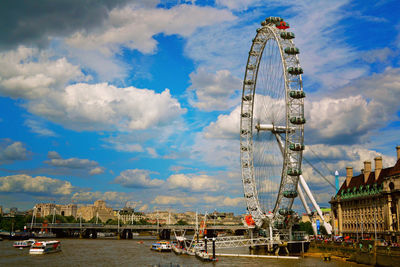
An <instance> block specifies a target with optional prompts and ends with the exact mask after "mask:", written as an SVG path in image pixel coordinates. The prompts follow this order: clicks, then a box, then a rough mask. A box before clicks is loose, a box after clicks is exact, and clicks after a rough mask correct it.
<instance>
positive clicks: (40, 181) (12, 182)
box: [0, 174, 74, 195]
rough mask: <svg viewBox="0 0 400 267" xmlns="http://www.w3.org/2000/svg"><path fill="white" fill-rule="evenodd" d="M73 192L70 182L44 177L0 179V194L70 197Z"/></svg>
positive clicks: (20, 176) (19, 176) (16, 176)
mask: <svg viewBox="0 0 400 267" xmlns="http://www.w3.org/2000/svg"><path fill="white" fill-rule="evenodd" d="M73 190H74V187H73V186H72V185H71V183H70V182H68V181H62V180H58V179H53V178H49V177H45V176H36V177H32V176H29V175H26V174H18V175H10V176H3V177H1V179H0V192H10V193H20V192H22V193H32V194H44V195H70V194H71V193H72V191H73Z"/></svg>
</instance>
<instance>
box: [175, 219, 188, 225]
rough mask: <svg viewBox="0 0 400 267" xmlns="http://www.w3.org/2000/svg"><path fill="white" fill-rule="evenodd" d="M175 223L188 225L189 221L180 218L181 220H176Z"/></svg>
mask: <svg viewBox="0 0 400 267" xmlns="http://www.w3.org/2000/svg"><path fill="white" fill-rule="evenodd" d="M175 225H188V223H187V222H186V221H184V220H179V221H177V222H176V224H175Z"/></svg>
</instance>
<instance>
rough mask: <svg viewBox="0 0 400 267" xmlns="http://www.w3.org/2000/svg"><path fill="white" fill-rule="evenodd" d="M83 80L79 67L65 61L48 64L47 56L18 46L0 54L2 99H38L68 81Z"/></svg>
mask: <svg viewBox="0 0 400 267" xmlns="http://www.w3.org/2000/svg"><path fill="white" fill-rule="evenodd" d="M86 78H87V77H86ZM84 79H85V76H84V74H83V73H82V72H81V71H80V69H79V67H78V66H74V65H72V64H70V63H69V62H68V61H67V59H66V58H59V59H57V60H51V59H50V55H49V54H47V53H46V52H39V50H37V49H33V48H27V47H23V46H20V47H19V48H18V49H16V50H14V51H10V52H3V53H0V94H2V95H5V96H10V97H12V98H24V99H31V100H33V99H40V98H42V97H48V95H49V94H51V93H52V92H53V90H54V89H55V90H60V89H61V88H63V86H64V85H65V84H66V83H67V82H68V81H70V80H84Z"/></svg>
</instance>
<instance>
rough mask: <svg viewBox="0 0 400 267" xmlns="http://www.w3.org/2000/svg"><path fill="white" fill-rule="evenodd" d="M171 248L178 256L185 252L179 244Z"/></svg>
mask: <svg viewBox="0 0 400 267" xmlns="http://www.w3.org/2000/svg"><path fill="white" fill-rule="evenodd" d="M171 247H172V251H173V252H174V253H175V254H176V255H180V254H182V252H183V251H182V248H180V247H179V245H178V244H172V245H171Z"/></svg>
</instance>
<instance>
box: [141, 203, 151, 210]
mask: <svg viewBox="0 0 400 267" xmlns="http://www.w3.org/2000/svg"><path fill="white" fill-rule="evenodd" d="M148 209H149V205H148V204H144V205H143V206H141V207H140V208H139V211H147V210H148Z"/></svg>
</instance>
